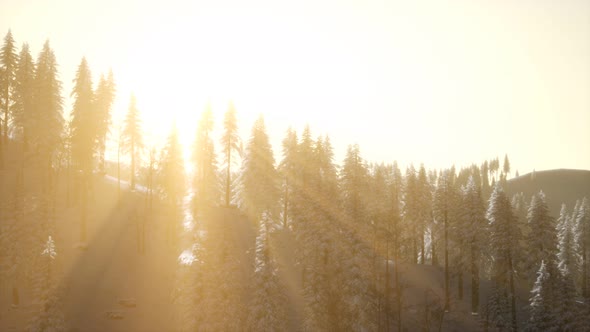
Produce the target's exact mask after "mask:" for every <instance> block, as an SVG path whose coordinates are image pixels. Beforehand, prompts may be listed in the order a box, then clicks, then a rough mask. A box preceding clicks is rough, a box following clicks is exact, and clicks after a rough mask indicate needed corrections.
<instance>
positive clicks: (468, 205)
mask: <svg viewBox="0 0 590 332" xmlns="http://www.w3.org/2000/svg"><path fill="white" fill-rule="evenodd" d="M461 198H462V199H461V219H462V220H463V222H462V224H463V226H464V229H463V232H464V234H463V235H464V239H465V240H466V245H467V248H468V250H469V270H470V274H471V312H472V313H476V312H479V274H480V273H479V270H480V262H481V255H482V254H481V251H482V249H483V242H484V239H485V234H486V232H487V225H486V220H485V207H484V204H483V200H482V199H481V193H480V191H479V189H478V188H477V185H476V182H475V180H474V178H473V176H471V177H470V178H469V181H468V182H467V185H466V186H464V187H463V188H462V190H461Z"/></svg>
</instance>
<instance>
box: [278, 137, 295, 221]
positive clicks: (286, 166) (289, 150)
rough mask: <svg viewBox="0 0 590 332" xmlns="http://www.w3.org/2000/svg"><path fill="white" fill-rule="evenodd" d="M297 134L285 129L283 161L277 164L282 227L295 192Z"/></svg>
mask: <svg viewBox="0 0 590 332" xmlns="http://www.w3.org/2000/svg"><path fill="white" fill-rule="evenodd" d="M297 143H298V140H297V132H296V131H295V130H293V129H292V128H291V127H289V129H287V135H286V136H285V138H284V139H283V142H282V146H283V159H282V160H281V163H280V164H279V167H278V171H279V173H280V175H281V177H282V178H283V184H282V187H283V193H284V194H283V198H282V217H283V226H284V227H287V225H288V220H289V210H290V209H291V206H290V202H291V200H292V198H291V197H290V196H291V195H293V191H294V190H295V187H296V186H295V177H296V174H297V164H296V163H297V151H298V146H297Z"/></svg>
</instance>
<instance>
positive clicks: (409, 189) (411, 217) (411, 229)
mask: <svg viewBox="0 0 590 332" xmlns="http://www.w3.org/2000/svg"><path fill="white" fill-rule="evenodd" d="M417 182H418V180H417V178H416V170H415V169H414V166H413V165H410V167H409V168H407V169H406V176H405V186H404V204H403V222H404V228H405V229H406V230H407V231H406V234H405V235H406V237H405V238H404V242H406V247H408V249H409V250H410V252H409V254H410V261H411V262H412V263H414V262H417V260H418V244H417V242H418V240H417V238H418V227H417V226H418V218H419V215H418V210H419V203H418V202H419V197H420V194H419V192H418V184H417Z"/></svg>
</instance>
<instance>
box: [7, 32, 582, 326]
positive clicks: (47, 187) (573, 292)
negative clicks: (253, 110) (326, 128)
mask: <svg viewBox="0 0 590 332" xmlns="http://www.w3.org/2000/svg"><path fill="white" fill-rule="evenodd" d="M0 74H1V76H0V108H1V112H0V114H1V118H2V122H1V125H0V167H6V165H5V162H6V160H7V159H8V158H6V151H9V149H10V151H11V153H13V154H15V153H16V155H17V156H16V157H15V158H12V156H11V159H16V160H17V161H18V165H19V166H18V167H17V168H18V172H17V177H16V180H15V181H14V188H11V190H10V192H11V194H10V199H9V200H7V201H6V202H2V203H3V204H2V211H1V212H2V214H1V217H2V220H3V223H2V228H1V229H0V231H1V233H0V241H1V243H0V245H1V246H2V251H3V252H4V253H5V254H3V255H2V261H1V262H0V263H1V264H2V269H1V273H2V280H4V281H5V282H7V283H12V284H13V285H14V287H13V291H12V296H13V302H14V304H16V305H18V302H19V295H18V294H19V291H18V286H17V283H16V281H17V280H18V279H19V278H21V277H22V276H25V275H26V276H35V277H34V278H35V280H36V284H38V285H41V286H39V287H38V288H39V291H38V295H37V298H38V299H39V301H42V302H43V303H44V306H43V308H44V311H43V312H40V313H38V314H37V315H36V316H35V317H36V318H35V320H34V321H33V322H32V323H31V324H32V325H31V326H33V330H43V328H42V327H43V326H48V325H51V326H55V327H56V328H59V327H61V326H63V324H64V323H63V315H62V314H61V313H60V312H59V310H58V307H59V305H58V304H59V303H58V299H59V296H57V295H56V296H51V294H59V293H58V292H53V291H49V290H51V289H52V288H53V287H55V284H56V283H55V280H54V279H55V276H54V275H55V273H54V272H52V266H53V260H54V259H55V256H56V253H57V249H56V247H57V248H59V245H60V244H59V243H57V244H56V243H54V241H53V238H52V236H53V235H54V232H55V225H54V222H55V206H56V200H57V197H58V195H56V190H57V187H58V183H60V181H61V182H65V183H66V189H67V193H68V196H67V204H68V205H69V204H73V205H75V206H76V207H77V211H78V212H79V214H80V241H81V242H85V241H86V237H87V234H86V233H87V231H86V227H87V226H86V223H87V219H88V218H89V215H88V210H89V207H90V206H91V204H92V200H91V199H90V197H91V196H92V192H93V186H92V183H93V181H94V180H93V179H95V178H96V176H97V174H98V175H101V174H102V173H104V172H105V163H106V161H105V150H106V141H107V139H109V137H111V139H115V140H118V143H119V146H120V148H121V149H120V152H123V153H124V154H126V155H127V156H128V157H129V160H130V177H129V183H130V188H129V189H130V190H134V189H135V188H136V187H137V186H138V183H139V182H141V183H142V184H144V185H145V186H146V187H147V188H146V190H145V191H138V194H139V195H145V197H146V202H149V204H146V211H147V212H146V213H145V215H146V218H149V216H150V215H151V214H153V212H154V209H159V212H160V213H162V214H163V215H165V216H166V217H165V220H166V224H165V228H164V229H165V234H163V237H164V238H165V240H166V243H167V245H168V248H169V250H170V251H171V252H173V253H175V254H178V253H179V251H180V250H182V249H183V248H179V247H178V240H179V238H180V237H181V236H182V234H181V228H180V225H181V224H182V222H183V218H184V214H185V212H186V209H187V204H186V202H189V204H188V206H189V207H188V208H189V210H190V213H191V214H192V217H193V218H194V220H195V221H196V222H197V227H196V230H195V236H194V239H195V240H194V242H195V243H194V245H193V246H192V255H193V256H194V259H193V260H191V261H190V262H188V263H187V262H184V263H185V264H183V265H180V266H179V273H178V276H179V277H178V283H177V287H176V290H175V299H176V301H175V303H176V304H177V305H178V306H179V307H180V310H179V313H180V314H179V317H178V318H179V324H180V326H181V330H242V329H245V330H252V331H257V330H285V329H302V330H314V331H315V330H322V331H323V330H326V331H341V330H354V331H374V330H379V331H392V330H397V331H401V330H404V328H410V327H414V326H416V325H415V324H418V322H417V321H413V320H411V319H410V318H409V314H408V312H410V311H412V310H410V309H411V308H409V306H410V304H408V303H409V302H411V301H408V300H409V299H408V298H407V295H406V294H405V292H406V289H407V288H408V287H409V286H408V276H405V275H404V274H405V273H406V271H407V268H408V266H418V267H420V266H425V265H431V266H434V267H436V268H437V269H440V270H441V271H442V275H443V279H444V283H443V289H444V293H443V295H442V297H440V298H435V300H432V301H430V300H429V301H425V303H424V304H423V307H421V308H417V312H420V313H423V315H424V316H423V317H427V318H426V319H425V320H422V321H421V323H420V324H423V326H422V328H423V329H424V330H428V329H430V328H431V327H432V326H434V325H433V324H435V323H436V322H433V321H432V320H438V321H439V323H440V322H442V320H443V317H444V315H445V313H448V312H452V311H453V310H455V309H456V308H457V307H458V306H459V305H460V304H461V302H462V301H463V298H464V297H465V296H466V295H465V293H464V291H465V288H466V287H467V286H466V284H468V285H469V287H470V289H469V290H468V292H467V293H466V294H469V297H470V301H469V310H470V311H471V312H472V313H473V314H474V315H478V317H479V319H480V320H481V324H482V327H483V328H484V329H500V330H512V331H516V330H519V329H529V330H533V331H537V330H551V329H553V330H583V329H584V327H585V326H587V324H588V321H587V318H586V317H587V313H588V312H589V310H588V300H589V297H590V294H589V292H590V291H589V289H588V269H589V267H588V263H587V260H588V254H589V252H588V251H590V206H589V203H588V201H587V199H585V198H584V199H583V200H581V201H579V202H578V203H577V204H576V206H575V207H574V208H573V210H571V211H569V210H568V209H567V207H565V206H564V207H563V208H562V210H561V212H560V217H559V218H558V219H557V220H554V219H553V218H552V217H551V216H550V211H549V210H548V207H547V203H546V197H545V195H544V194H543V192H539V193H538V194H535V195H534V196H533V197H532V198H531V200H530V203H529V202H528V201H527V200H528V198H526V197H524V195H522V194H520V195H516V196H514V197H508V196H507V194H506V192H505V191H504V187H505V186H506V183H507V181H508V177H509V174H510V172H511V165H510V161H509V159H508V156H505V157H504V160H503V163H502V165H500V161H499V159H498V158H495V159H492V160H489V161H485V162H483V163H482V164H481V165H472V166H470V167H465V168H462V169H460V170H457V169H456V168H455V167H451V168H448V169H443V170H433V169H431V170H429V169H427V168H426V167H425V166H424V165H420V167H418V168H416V167H415V166H414V165H409V166H408V167H407V168H406V169H405V171H402V170H401V169H400V167H399V166H398V164H397V163H396V162H394V163H391V164H373V163H370V162H368V161H367V160H365V159H364V158H363V157H362V154H361V151H360V147H359V146H358V145H350V146H349V147H348V149H347V151H346V156H345V158H344V160H343V162H342V164H340V165H339V164H337V163H336V161H335V160H334V151H333V147H332V144H331V141H330V138H329V137H327V136H323V135H320V136H317V137H314V136H313V134H312V132H311V129H310V127H309V126H307V127H305V128H304V129H303V130H302V131H301V132H300V133H298V132H297V131H296V130H294V129H292V128H290V129H288V131H287V132H286V134H285V137H284V139H283V141H282V154H281V160H280V161H277V160H276V159H275V156H274V153H273V149H272V146H271V144H270V140H269V137H268V134H267V130H266V124H265V122H264V118H263V116H262V115H261V116H260V117H259V118H258V119H256V121H255V123H254V125H253V127H252V130H251V134H250V136H249V137H248V139H247V140H245V144H242V139H241V138H240V137H239V135H238V121H237V116H236V108H235V106H234V105H233V104H231V105H229V107H228V109H227V111H226V113H225V116H224V118H223V121H222V122H221V125H222V127H223V135H222V138H221V140H220V141H219V142H218V143H219V145H218V146H219V147H220V150H219V151H220V153H219V155H218V154H217V153H216V149H215V147H216V142H215V139H214V136H213V134H212V133H213V130H214V127H215V119H214V118H213V113H212V111H211V109H210V106H207V107H206V109H205V110H204V111H203V112H202V114H201V116H200V119H199V122H198V125H197V130H196V132H195V140H194V144H193V146H192V147H191V148H192V158H191V160H190V161H189V162H192V163H193V166H194V167H193V168H194V172H193V173H192V174H188V173H187V172H186V171H185V161H184V160H183V153H182V146H181V144H180V142H179V138H178V135H179V134H178V130H177V128H176V126H175V125H174V126H173V128H172V129H171V131H170V135H169V137H168V138H167V140H166V143H165V145H164V147H163V149H162V150H161V151H156V150H155V149H154V148H150V147H146V146H145V144H144V141H143V139H142V134H143V132H142V126H141V110H140V109H139V108H138V106H137V101H136V99H135V97H134V96H131V97H130V101H129V108H128V112H127V115H126V117H125V120H124V123H123V127H122V128H121V130H120V133H119V137H115V138H113V137H112V136H109V133H110V132H111V131H112V130H111V112H112V106H113V103H114V100H115V95H116V85H115V80H114V75H113V73H112V72H109V73H108V74H107V75H106V76H105V75H101V76H100V78H99V80H98V83H97V84H96V85H94V84H93V81H92V74H91V69H90V66H89V63H88V61H87V60H86V59H85V58H82V60H81V62H80V64H79V66H78V70H77V72H76V75H75V77H74V79H73V83H74V87H73V90H72V91H71V97H72V98H73V106H72V109H71V112H70V114H69V116H67V117H65V116H64V114H63V112H64V109H63V99H62V91H61V82H60V79H59V75H58V65H57V60H56V58H55V55H54V53H53V50H52V49H51V47H50V44H49V42H46V43H45V44H44V45H43V48H42V50H41V52H40V53H39V55H38V57H37V60H36V61H34V60H33V57H32V56H31V54H30V51H29V47H28V45H27V44H23V46H22V47H21V49H20V51H19V52H18V51H17V49H16V45H15V41H14V39H13V37H12V34H11V32H10V31H9V32H8V34H7V35H6V37H5V38H4V43H3V46H2V48H1V49H0ZM15 147H16V148H15ZM15 151H17V152H15ZM146 155H149V157H148V158H146ZM218 160H222V162H218ZM146 161H147V162H146ZM142 172H143V173H145V176H144V177H143V178H142V177H141V174H143V173H142ZM189 176H192V178H190V179H189V178H188V177H189ZM28 177H31V178H30V179H28ZM119 177H120V174H119ZM140 179H141V180H140ZM31 183H34V185H32V184H31ZM37 184H38V185H37ZM70 191H72V194H71V196H72V197H73V198H74V199H73V201H72V202H70V194H69V193H70ZM187 197H188V198H190V199H189V200H187V199H186V198H187ZM153 200H157V202H158V203H157V204H153V203H152V202H153ZM220 211H221V212H220ZM232 211H233V212H232ZM220 213H221V215H223V216H224V217H223V218H221V219H222V220H223V222H219V223H211V222H210V221H211V220H214V219H215V220H218V219H220V217H219V215H220ZM240 214H243V215H244V216H245V218H246V220H247V221H248V227H249V229H251V230H252V231H253V233H254V234H255V235H254V236H253V237H252V241H250V242H248V243H246V244H244V243H241V240H240V236H241V235H240V234H237V231H236V224H235V223H232V220H231V219H232V218H235V216H237V215H240ZM138 232H139V231H138ZM31 234H32V235H31ZM142 236H143V235H142ZM139 238H141V239H142V240H140V241H139V243H143V241H145V239H143V238H142V237H139ZM30 248H32V249H30ZM142 248H143V244H142V245H138V251H139V252H140V253H144V252H145V251H144V250H143V249H142ZM285 251H288V254H285ZM39 253H42V255H39ZM484 283H486V284H487V285H491V286H490V290H489V291H487V292H486V293H485V296H484V294H482V293H481V290H482V284H484ZM522 284H525V285H526V286H527V287H530V289H531V292H530V293H531V295H530V301H529V305H528V306H527V309H526V312H525V310H523V308H522V306H521V305H519V302H518V297H519V295H518V285H522ZM523 312H525V313H524V314H523ZM428 317H430V318H428ZM522 317H526V318H527V320H526V321H524V320H523V319H522Z"/></svg>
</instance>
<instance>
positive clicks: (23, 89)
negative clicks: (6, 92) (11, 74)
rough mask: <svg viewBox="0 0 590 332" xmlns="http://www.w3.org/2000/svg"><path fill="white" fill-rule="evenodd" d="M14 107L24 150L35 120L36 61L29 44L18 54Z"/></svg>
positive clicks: (16, 127)
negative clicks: (33, 117)
mask: <svg viewBox="0 0 590 332" xmlns="http://www.w3.org/2000/svg"><path fill="white" fill-rule="evenodd" d="M15 77H16V80H15V88H14V92H15V93H14V107H13V109H12V120H13V126H14V129H15V134H17V136H18V137H20V138H21V139H22V142H23V145H22V152H23V154H24V151H25V150H26V148H27V146H28V141H29V136H30V130H31V125H32V122H33V119H32V116H33V112H34V110H33V106H34V102H35V100H34V97H35V96H34V94H33V93H34V90H33V88H34V85H33V84H34V80H35V63H34V62H33V57H32V56H31V53H30V51H29V45H28V44H26V43H25V44H23V46H22V49H21V51H20V53H19V56H18V66H17V68H16V74H15Z"/></svg>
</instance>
